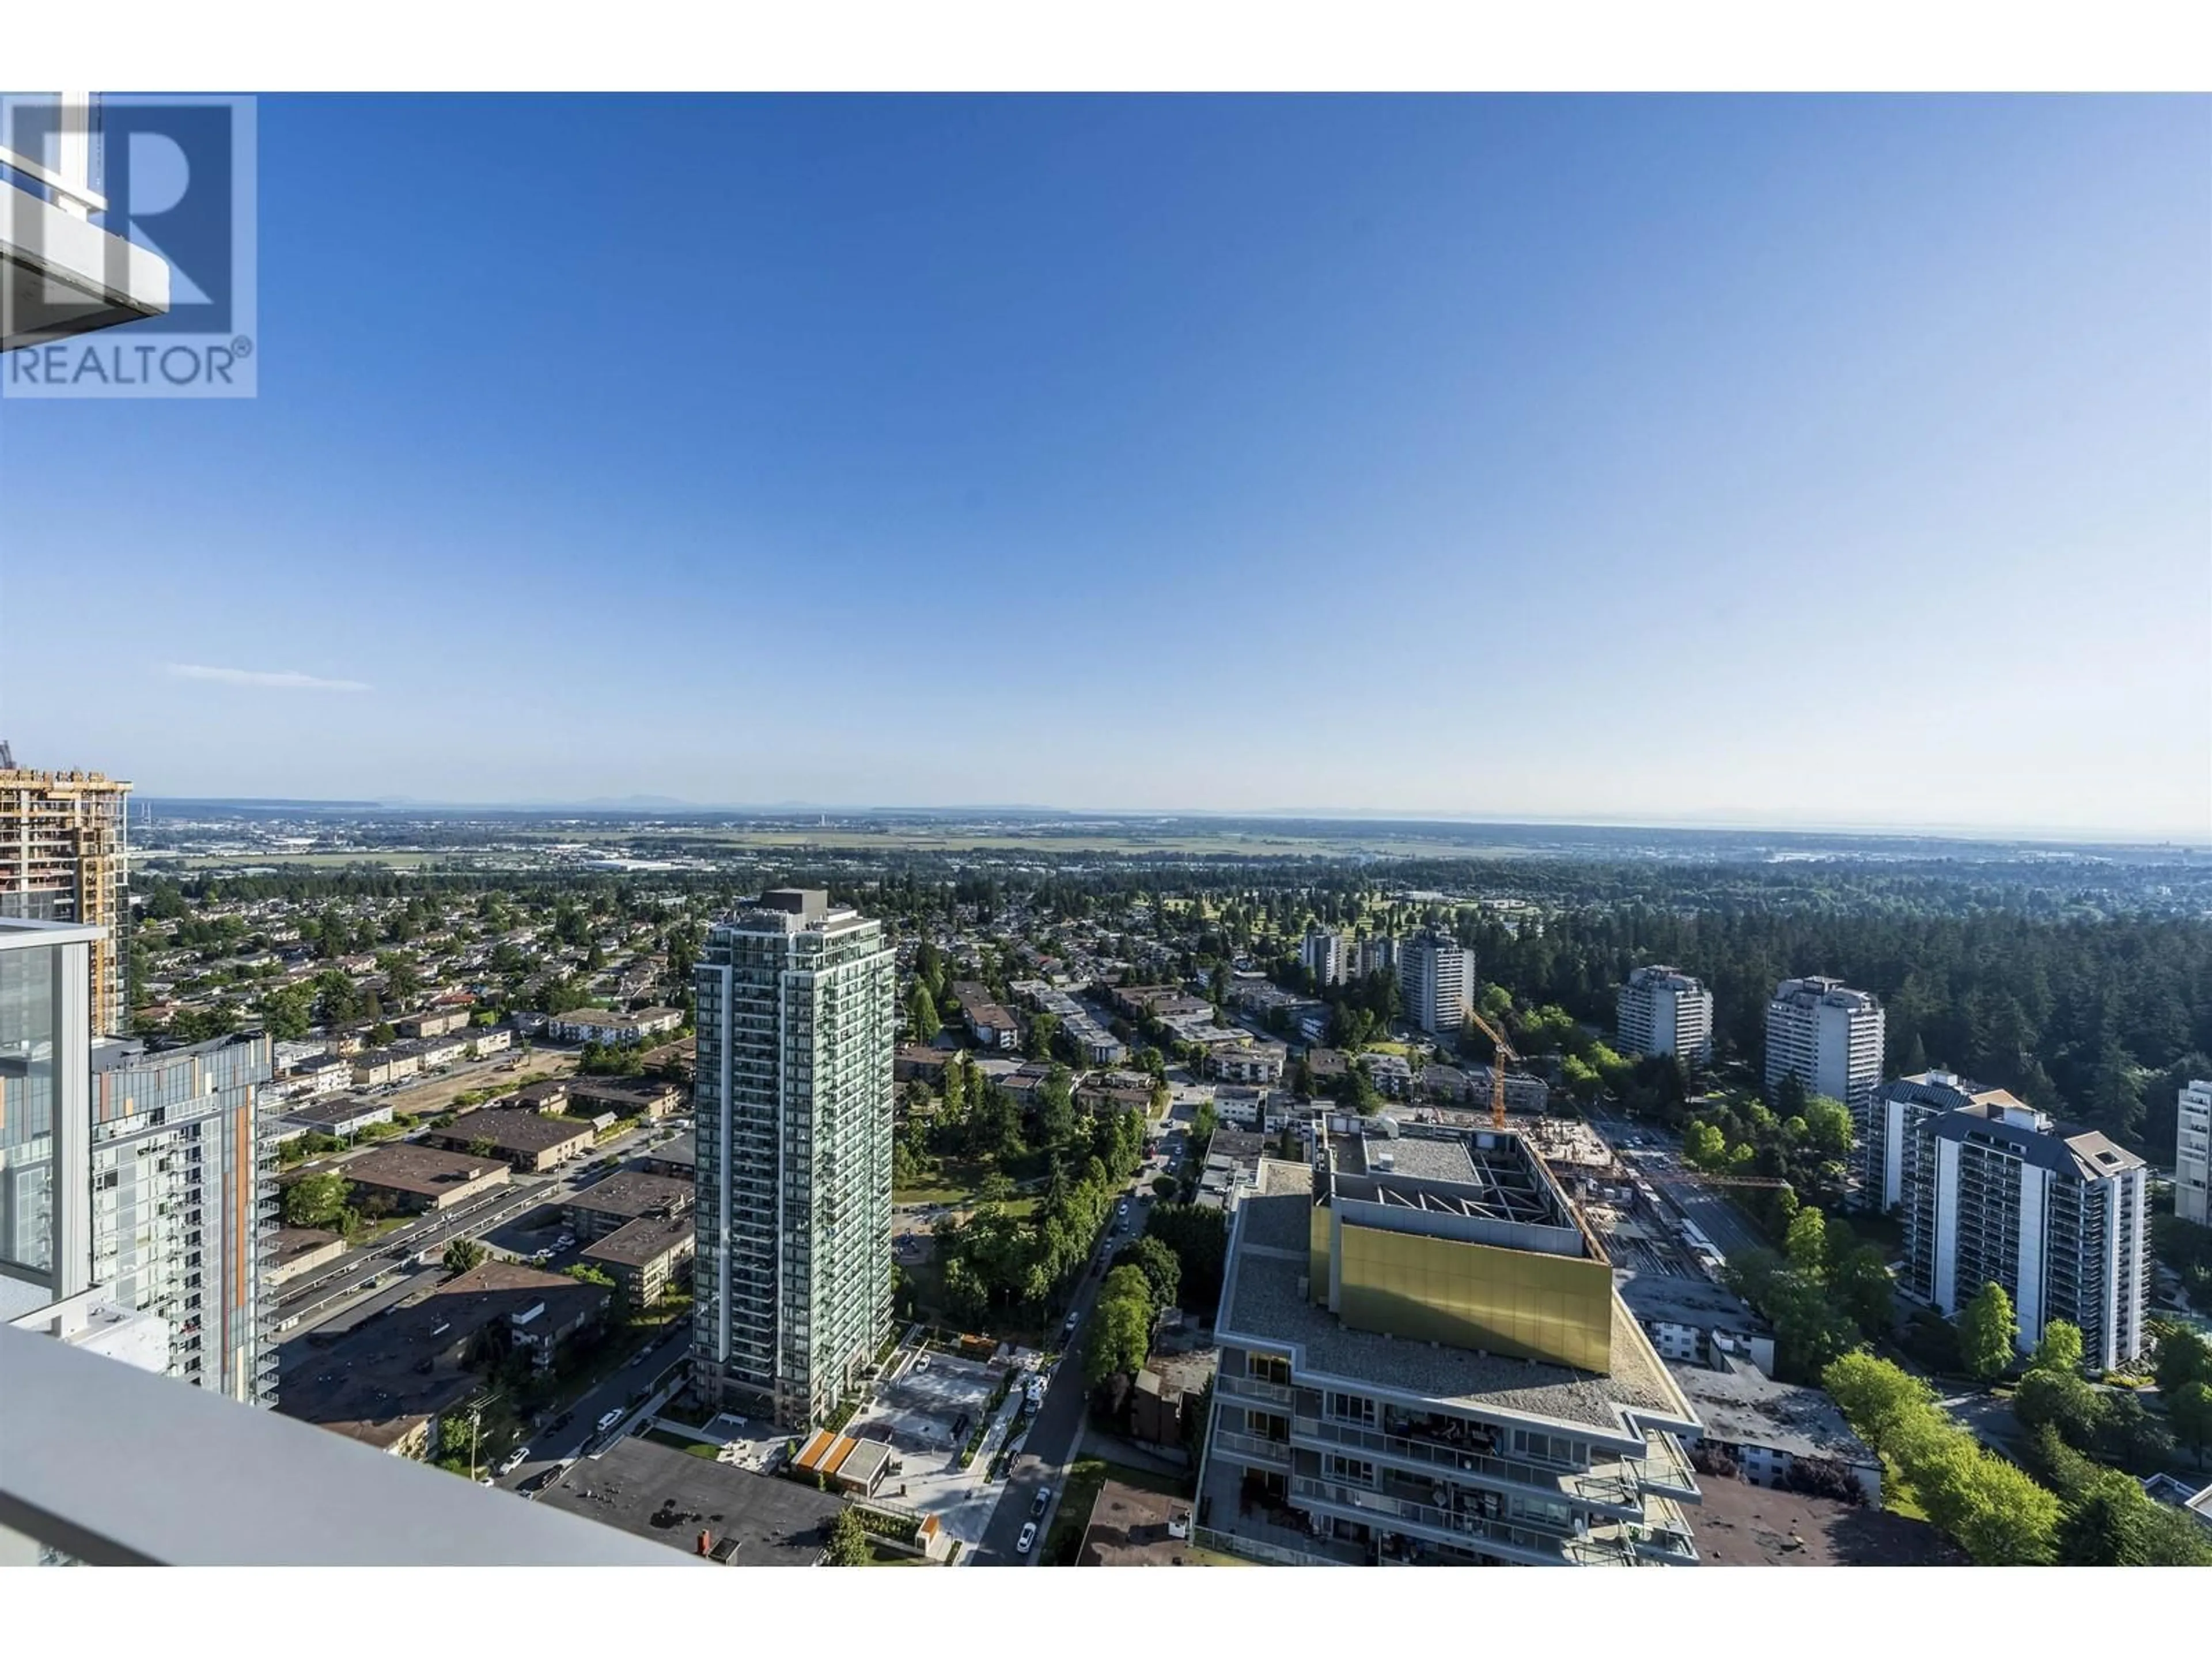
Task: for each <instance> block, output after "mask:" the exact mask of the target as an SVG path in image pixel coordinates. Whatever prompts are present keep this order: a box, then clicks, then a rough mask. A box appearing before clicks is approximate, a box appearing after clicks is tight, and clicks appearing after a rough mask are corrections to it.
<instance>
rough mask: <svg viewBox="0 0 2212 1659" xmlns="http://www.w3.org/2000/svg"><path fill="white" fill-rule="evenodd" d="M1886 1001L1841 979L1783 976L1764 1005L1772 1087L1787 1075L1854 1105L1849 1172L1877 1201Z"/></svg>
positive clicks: (1864, 1196)
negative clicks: (1877, 1105) (1877, 1099)
mask: <svg viewBox="0 0 2212 1659" xmlns="http://www.w3.org/2000/svg"><path fill="white" fill-rule="evenodd" d="M1882 1036H1883V1019H1882V1012H1881V1004H1880V1003H1878V1002H1876V1001H1875V1000H1874V998H1873V997H1872V996H1870V995H1869V994H1867V993H1866V992H1864V991H1854V990H1852V989H1850V987H1848V986H1846V985H1845V984H1844V982H1843V981H1841V980H1837V979H1821V978H1817V977H1811V978H1806V979H1785V980H1784V981H1782V983H1781V984H1780V985H1778V986H1777V987H1775V991H1774V997H1773V1000H1771V1001H1770V1002H1769V1003H1768V1004H1767V1005H1766V1092H1767V1095H1768V1097H1770V1098H1771V1097H1772V1096H1773V1094H1774V1091H1775V1090H1776V1089H1778V1087H1780V1086H1781V1083H1782V1079H1784V1078H1785V1077H1790V1076H1795V1077H1796V1079H1797V1080H1798V1081H1799V1082H1801V1083H1802V1084H1803V1085H1805V1091H1806V1092H1807V1093H1808V1094H1814V1095H1826V1096H1827V1097H1828V1098H1829V1099H1831V1100H1839V1101H1841V1102H1842V1103H1844V1105H1845V1106H1847V1107H1849V1108H1850V1114H1851V1133H1852V1139H1853V1142H1854V1145H1853V1146H1852V1149H1851V1173H1852V1174H1853V1175H1854V1176H1856V1177H1857V1179H1858V1182H1859V1189H1860V1194H1861V1201H1863V1202H1864V1203H1868V1204H1873V1203H1875V1202H1877V1201H1878V1196H1877V1195H1878V1194H1879V1192H1880V1189H1881V1175H1882V1166H1883V1163H1884V1158H1883V1155H1882V1139H1883V1125H1882V1123H1881V1121H1880V1119H1879V1115H1878V1114H1877V1113H1876V1112H1875V1109H1874V1091H1875V1086H1876V1085H1879V1084H1880V1083H1881V1052H1882Z"/></svg>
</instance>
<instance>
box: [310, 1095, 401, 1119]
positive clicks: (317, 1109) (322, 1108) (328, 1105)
mask: <svg viewBox="0 0 2212 1659" xmlns="http://www.w3.org/2000/svg"><path fill="white" fill-rule="evenodd" d="M377 1112H381V1113H383V1114H384V1115H385V1116H386V1117H390V1116H391V1115H392V1103H391V1102H390V1101H388V1100H378V1101H372V1100H369V1099H368V1098H367V1097H364V1096H362V1095H338V1096H336V1097H331V1096H325V1097H323V1098H321V1099H319V1100H314V1101H310V1102H308V1103H307V1104H305V1105H301V1106H295V1107H293V1108H292V1109H290V1110H289V1111H287V1112H286V1113H285V1114H284V1117H285V1120H286V1121H288V1122H291V1123H349V1122H351V1121H353V1120H354V1119H356V1118H357V1117H368V1116H370V1115H373V1114H374V1113H377Z"/></svg>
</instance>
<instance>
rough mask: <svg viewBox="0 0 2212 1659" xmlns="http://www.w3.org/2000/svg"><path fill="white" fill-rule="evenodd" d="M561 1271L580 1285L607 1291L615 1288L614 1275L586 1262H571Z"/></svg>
mask: <svg viewBox="0 0 2212 1659" xmlns="http://www.w3.org/2000/svg"><path fill="white" fill-rule="evenodd" d="M562 1272H563V1273H567V1274H568V1277H569V1278H571V1279H574V1280H575V1281H576V1282H577V1283H578V1284H580V1285H603V1286H605V1288H606V1289H608V1290H612V1289H614V1287H615V1281H614V1275H613V1274H611V1273H608V1272H607V1271H606V1270H605V1268H603V1267H593V1266H592V1264H591V1263H590V1262H588V1261H572V1262H570V1263H569V1264H568V1266H567V1267H564V1268H562Z"/></svg>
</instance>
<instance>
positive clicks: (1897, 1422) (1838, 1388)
mask: <svg viewBox="0 0 2212 1659" xmlns="http://www.w3.org/2000/svg"><path fill="white" fill-rule="evenodd" d="M1820 1385H1821V1386H1822V1387H1823V1388H1825V1389H1827V1391H1828V1393H1829V1394H1830V1395H1832V1397H1833V1398H1834V1400H1835V1402H1836V1405H1837V1407H1838V1409H1839V1410H1841V1411H1842V1413H1844V1416H1845V1417H1847V1418H1849V1419H1850V1424H1851V1426H1852V1427H1853V1428H1854V1429H1857V1431H1859V1433H1860V1435H1861V1436H1863V1437H1864V1438H1865V1440H1866V1443H1868V1444H1869V1446H1872V1447H1873V1448H1874V1449H1875V1450H1876V1451H1879V1452H1886V1453H1889V1454H1891V1455H1895V1454H1896V1452H1897V1450H1898V1443H1899V1437H1901V1436H1902V1435H1903V1433H1904V1432H1905V1429H1906V1426H1907V1425H1909V1424H1910V1423H1911V1422H1912V1421H1913V1420H1914V1419H1915V1418H1916V1417H1917V1416H1918V1415H1919V1414H1921V1413H1924V1412H1925V1411H1927V1410H1928V1409H1929V1407H1930V1406H1931V1405H1932V1403H1933V1401H1934V1400H1935V1395H1934V1394H1933V1393H1932V1392H1931V1391H1930V1390H1929V1387H1928V1385H1927V1384H1926V1383H1923V1382H1922V1381H1921V1380H1920V1379H1919V1378H1918V1377H1917V1376H1913V1375H1912V1374H1911V1372H1910V1371H1907V1370H1904V1369H1903V1368H1902V1367H1900V1366H1898V1365H1893V1364H1891V1363H1890V1362H1889V1361H1888V1360H1886V1359H1877V1358H1875V1357H1874V1356H1873V1355H1872V1354H1869V1353H1847V1354H1845V1355H1844V1356H1843V1358H1840V1359H1838V1360H1837V1361H1836V1362H1835V1364H1832V1365H1831V1366H1829V1367H1828V1369H1827V1370H1826V1371H1824V1372H1822V1373H1821V1376H1820Z"/></svg>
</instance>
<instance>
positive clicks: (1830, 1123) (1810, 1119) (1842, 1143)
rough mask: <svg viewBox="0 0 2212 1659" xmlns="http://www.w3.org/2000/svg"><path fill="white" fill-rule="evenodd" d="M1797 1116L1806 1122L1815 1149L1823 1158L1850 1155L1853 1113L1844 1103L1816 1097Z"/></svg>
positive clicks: (1806, 1103)
mask: <svg viewBox="0 0 2212 1659" xmlns="http://www.w3.org/2000/svg"><path fill="white" fill-rule="evenodd" d="M1796 1115H1798V1116H1801V1117H1802V1118H1803V1119H1804V1120H1805V1127H1806V1130H1807V1131H1808V1133H1809V1134H1810V1136H1811V1138H1812V1142H1813V1149H1814V1151H1815V1152H1818V1153H1820V1156H1821V1157H1823V1158H1847V1157H1849V1156H1850V1150H1851V1113H1850V1108H1849V1107H1848V1106H1846V1105H1844V1103H1843V1102H1842V1101H1840V1100H1831V1099H1830V1098H1829V1097H1827V1096H1826V1095H1814V1096H1812V1097H1810V1098H1808V1100H1807V1101H1806V1102H1805V1107H1804V1109H1803V1111H1802V1112H1800V1113H1798V1114H1796Z"/></svg>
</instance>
